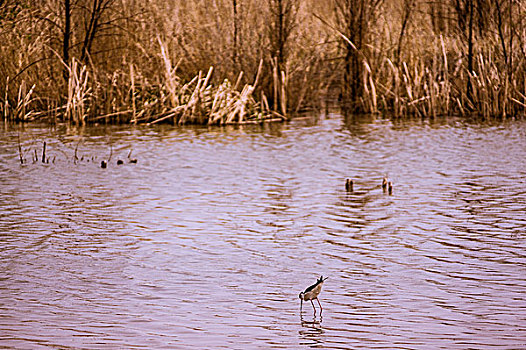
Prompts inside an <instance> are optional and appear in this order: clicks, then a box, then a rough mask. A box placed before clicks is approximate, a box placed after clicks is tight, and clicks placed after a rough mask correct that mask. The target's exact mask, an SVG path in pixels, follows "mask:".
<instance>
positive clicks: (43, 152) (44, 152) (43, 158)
mask: <svg viewBox="0 0 526 350" xmlns="http://www.w3.org/2000/svg"><path fill="white" fill-rule="evenodd" d="M45 162H46V141H44V147H43V148H42V163H45Z"/></svg>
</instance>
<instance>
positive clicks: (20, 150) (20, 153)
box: [18, 134, 24, 164]
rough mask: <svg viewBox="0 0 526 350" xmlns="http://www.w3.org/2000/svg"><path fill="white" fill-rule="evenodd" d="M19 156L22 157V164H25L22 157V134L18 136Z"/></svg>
mask: <svg viewBox="0 0 526 350" xmlns="http://www.w3.org/2000/svg"><path fill="white" fill-rule="evenodd" d="M18 156H19V157H20V164H24V158H23V157H22V145H21V144H20V134H18Z"/></svg>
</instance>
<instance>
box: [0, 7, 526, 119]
mask: <svg viewBox="0 0 526 350" xmlns="http://www.w3.org/2000/svg"><path fill="white" fill-rule="evenodd" d="M474 4H475V5H474ZM457 5H458V6H457ZM461 5H462V6H461ZM469 6H471V7H473V6H479V8H474V11H471V12H470V11H469V9H470V7H469ZM525 15H526V6H525V5H524V4H523V2H522V1H516V0H511V1H510V0H496V2H484V1H475V0H454V1H453V0H447V1H444V2H428V1H425V0H395V1H386V0H374V1H365V0H360V1H355V0H329V1H327V2H319V1H315V0H299V1H297V0H266V1H258V0H214V1H205V0H196V1H192V2H188V1H184V0H172V1H161V0H152V1H150V2H148V6H145V5H144V4H143V3H142V2H137V1H134V0H121V1H115V0H75V1H71V0H59V1H55V0H54V1H51V0H42V1H39V2H36V3H35V2H32V1H29V0H22V1H20V0H17V1H15V0H6V1H4V2H2V4H0V115H1V116H2V118H3V119H6V120H21V121H29V120H36V119H46V120H50V121H60V120H65V121H69V122H73V123H90V122H116V123H119V122H120V123H160V122H170V123H173V124H186V123H201V124H228V123H249V122H250V123H252V122H262V121H265V120H267V121H268V120H285V119H287V118H290V117H291V116H294V115H295V114H297V113H299V112H302V111H305V110H308V109H312V108H319V107H321V106H322V105H323V103H324V102H325V101H326V100H328V98H327V97H331V95H332V96H334V97H336V96H340V100H341V102H343V104H344V105H350V106H352V107H353V108H352V111H358V112H366V113H383V112H385V113H390V114H391V113H392V114H394V115H395V116H396V117H404V116H409V115H417V116H422V117H436V116H440V115H452V114H453V115H480V116H483V117H486V118H490V117H507V116H522V115H524V112H525V110H526V96H525V90H526V68H525V66H526V64H525V58H524V57H525V56H526V55H525V52H526V42H525V39H524V38H526V21H524V20H523V19H522V18H526V16H525ZM474 23H476V24H477V26H475V25H474Z"/></svg>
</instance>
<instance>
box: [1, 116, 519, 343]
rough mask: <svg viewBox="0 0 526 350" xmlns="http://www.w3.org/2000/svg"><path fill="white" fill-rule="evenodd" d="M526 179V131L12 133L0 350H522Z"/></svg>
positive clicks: (5, 156)
mask: <svg viewBox="0 0 526 350" xmlns="http://www.w3.org/2000/svg"><path fill="white" fill-rule="evenodd" d="M19 134H20V137H21V141H22V146H23V150H24V154H25V157H26V161H27V164H24V165H20V162H19V159H18V135H19ZM43 141H46V143H47V151H46V153H47V156H48V157H49V159H50V164H42V163H41V162H40V161H39V162H35V163H34V162H33V160H32V158H34V153H33V152H34V149H37V150H38V156H39V157H40V156H41V155H40V153H41V150H42V142H43ZM110 148H112V149H113V151H112V158H111V160H110V164H109V166H108V168H107V169H101V168H100V161H101V160H102V159H104V158H106V159H107V158H108V157H109V154H110ZM75 149H77V158H78V159H75V157H74V155H75ZM130 150H132V155H131V157H133V158H137V160H138V162H137V164H130V163H128V162H127V156H128V153H129V151H130ZM53 159H54V163H53ZM117 159H123V160H125V164H123V165H119V166H117V165H116V161H117ZM88 160H89V161H88ZM525 160H526V123H525V122H522V121H507V122H503V123H493V124H479V123H472V124H470V123H464V122H462V121H460V120H458V119H448V120H441V121H437V122H431V123H430V122H422V121H417V122H396V123H393V122H390V121H387V120H381V119H379V120H376V121H375V120H372V119H367V120H355V121H352V122H351V121H348V122H345V120H344V119H343V118H341V117H339V116H331V117H330V118H320V119H319V120H316V121H301V122H293V123H290V124H285V125H282V124H275V125H266V126H263V127H259V126H251V127H232V128H217V127H213V128H184V129H178V128H173V127H170V126H159V127H155V128H149V127H138V128H136V129H130V128H128V127H105V128H104V127H85V128H82V129H75V128H71V127H66V126H60V125H59V126H56V127H54V128H51V129H50V128H46V127H38V126H32V125H25V126H18V125H3V126H1V127H0V192H1V195H0V347H2V348H13V349H45V348H56V349H117V348H118V349H137V348H138V349H140V348H143V349H163V348H169V349H251V348H259V349H274V348H282V349H302V348H311V347H316V348H326V349H335V348H336V349H337V348H342V349H348V348H361V349H372V348H385V349H395V348H401V349H452V348H477V349H481V348H491V349H498V348H502V349H511V348H513V349H519V348H525V347H526V298H525V297H524V296H525V295H526V241H525V240H526V162H525ZM385 174H387V175H388V176H389V178H390V179H391V180H392V181H393V182H394V193H393V195H392V196H389V195H387V194H384V193H383V191H382V189H381V188H380V184H381V181H382V177H383V176H384V175H385ZM347 177H351V178H353V179H354V184H355V185H354V190H355V191H354V192H353V193H350V194H349V193H346V192H345V179H346V178H347ZM319 275H324V276H329V279H328V280H327V281H326V282H325V284H324V289H323V291H322V294H321V296H320V299H321V303H322V305H323V308H324V309H323V315H322V316H323V317H322V318H320V316H319V313H318V314H317V315H316V318H315V319H314V318H313V314H312V307H311V305H310V303H305V304H304V313H303V316H302V317H300V314H299V299H298V293H299V292H300V291H301V290H303V289H304V288H305V287H307V286H309V285H310V284H312V283H314V282H315V280H316V278H318V277H319ZM316 305H317V303H316Z"/></svg>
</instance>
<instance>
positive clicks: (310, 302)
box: [310, 299, 316, 315]
mask: <svg viewBox="0 0 526 350" xmlns="http://www.w3.org/2000/svg"><path fill="white" fill-rule="evenodd" d="M310 303H311V304H312V308H313V309H314V314H315V315H316V308H315V307H314V303H313V302H312V299H311V300H310Z"/></svg>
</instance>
